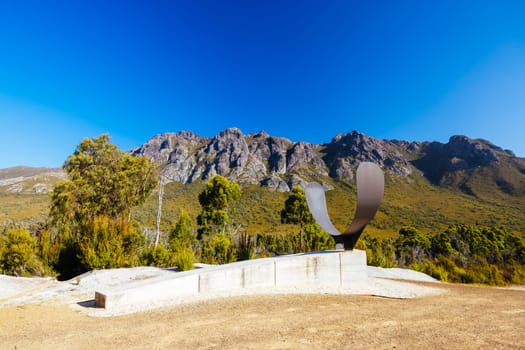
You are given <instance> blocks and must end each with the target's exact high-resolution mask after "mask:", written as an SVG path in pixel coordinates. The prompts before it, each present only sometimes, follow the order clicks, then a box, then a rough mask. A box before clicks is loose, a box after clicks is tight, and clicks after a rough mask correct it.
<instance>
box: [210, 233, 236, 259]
mask: <svg viewBox="0 0 525 350" xmlns="http://www.w3.org/2000/svg"><path fill="white" fill-rule="evenodd" d="M235 260H237V252H236V249H235V244H233V242H232V240H231V238H230V237H229V235H228V234H227V233H225V232H221V233H218V234H216V235H214V236H213V237H212V238H211V239H210V240H209V241H207V242H204V245H203V252H202V261H203V262H204V263H207V264H227V263H230V262H234V261H235Z"/></svg>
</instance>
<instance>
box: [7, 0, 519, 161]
mask: <svg viewBox="0 0 525 350" xmlns="http://www.w3.org/2000/svg"><path fill="white" fill-rule="evenodd" d="M228 127H238V128H240V129H241V130H242V131H243V132H244V133H251V132H257V131H260V130H265V131H267V132H268V133H270V134H272V135H275V136H283V137H287V138H289V139H291V140H292V141H307V142H313V143H325V142H330V140H331V138H332V137H333V136H335V135H337V134H338V133H346V132H349V131H352V130H359V131H361V132H363V133H365V134H368V135H370V136H373V137H377V138H385V139H404V140H411V141H440V142H447V140H448V138H449V137H450V136H452V135H456V134H463V135H467V136H469V137H472V138H484V139H487V140H489V141H491V142H493V143H495V144H496V145H498V146H501V147H503V148H506V149H511V150H512V151H514V152H515V153H516V154H517V155H518V156H521V157H525V1H521V0H516V1H507V0H493V1H483V0H471V1H464V0H450V1H449V0H443V1H426V0H423V1H421V0H411V1H404V0H396V1H390V0H385V1H379V0H377V1H374V0H372V1H352V0H346V1H330V0H326V1H325V0H323V1H320V0H319V1H307V0H297V1H292V0H280V1H272V0H265V1H228V0H220V1H217V0H209V1H200V0H191V1H188V0H184V1H183V0H165V1H159V0H144V1H131V0H119V1H116V0H100V1H99V0H85V1H83V0H75V1H69V0H35V1H29V0H0V150H1V151H0V152H1V153H0V168H5V167H9V166H15V165H28V166H53V167H54V166H60V165H62V164H63V162H64V160H65V159H66V158H67V156H68V155H70V154H71V153H72V152H73V151H74V149H75V147H76V145H77V144H78V143H79V142H80V141H81V140H82V139H83V138H85V137H95V136H98V135H100V134H102V133H109V134H110V135H111V136H112V140H113V142H114V143H116V144H118V145H119V147H120V148H121V149H123V150H129V149H130V148H132V147H134V146H140V145H141V144H142V143H144V142H146V141H147V140H148V139H149V138H151V137H153V136H154V135H156V134H158V133H162V132H168V131H180V130H191V131H194V132H195V133H197V134H199V135H202V136H213V135H215V134H216V133H218V132H219V131H221V130H224V129H226V128H228Z"/></svg>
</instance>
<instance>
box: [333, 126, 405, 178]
mask: <svg viewBox="0 0 525 350" xmlns="http://www.w3.org/2000/svg"><path fill="white" fill-rule="evenodd" d="M325 154H326V155H325V156H324V161H325V162H326V164H327V166H328V168H329V169H330V176H331V177H334V178H337V179H340V180H342V181H353V178H354V175H353V174H354V169H355V168H356V167H357V166H358V165H359V163H360V162H365V161H366V162H373V163H376V164H378V165H379V166H380V167H382V168H383V169H384V170H386V171H388V172H390V173H392V174H396V175H400V176H408V175H410V174H411V173H412V167H411V166H410V163H409V161H408V160H407V158H406V157H404V156H403V155H402V154H401V153H400V151H399V147H398V146H396V144H395V143H392V142H389V141H385V140H379V139H375V138H372V137H370V136H367V135H364V134H362V133H360V132H357V131H352V132H350V133H348V134H339V135H337V136H336V137H334V138H333V139H332V142H330V143H329V144H326V145H325Z"/></svg>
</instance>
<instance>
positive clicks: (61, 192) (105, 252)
mask: <svg viewBox="0 0 525 350" xmlns="http://www.w3.org/2000/svg"><path fill="white" fill-rule="evenodd" d="M64 170H65V171H66V173H67V175H68V180H66V181H61V182H58V183H57V184H56V185H55V188H54V190H53V193H52V194H51V209H50V214H49V218H50V220H49V233H50V234H48V235H45V238H46V239H48V240H49V242H44V244H46V245H48V246H50V247H53V249H52V250H51V251H50V252H46V254H48V255H51V254H54V256H46V260H47V261H49V262H52V264H53V265H54V268H55V269H56V270H57V271H58V272H59V273H60V274H61V275H62V277H63V278H66V277H70V276H71V275H74V274H76V273H78V272H82V271H85V270H89V269H100V268H111V267H118V266H133V265H136V264H137V263H138V259H137V258H136V254H137V250H139V249H140V248H141V246H142V245H143V243H144V240H145V239H144V237H142V232H141V231H140V230H139V226H138V224H137V223H136V222H134V221H133V220H132V219H131V215H130V214H131V209H132V208H133V207H135V206H137V205H140V204H142V203H143V202H144V201H145V200H146V198H147V197H148V195H149V194H150V192H151V190H152V189H153V188H154V187H155V184H156V182H157V179H156V171H155V168H154V166H153V164H151V163H150V162H149V161H148V160H147V159H145V158H142V157H133V156H130V155H128V154H126V153H124V152H122V151H120V150H118V149H117V147H116V146H115V145H113V144H111V143H110V142H109V136H107V135H102V136H100V137H98V138H95V139H85V140H83V141H82V142H81V143H80V144H79V145H78V147H77V149H76V151H75V153H73V154H72V155H71V156H70V157H69V158H68V159H67V161H66V163H65V165H64Z"/></svg>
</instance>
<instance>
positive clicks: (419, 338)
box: [0, 284, 525, 349]
mask: <svg viewBox="0 0 525 350" xmlns="http://www.w3.org/2000/svg"><path fill="white" fill-rule="evenodd" d="M443 288H446V289H447V290H448V292H447V293H445V294H442V295H437V296H429V297H425V298H419V299H404V300H403V299H387V298H378V297H372V296H332V295H283V296H250V297H236V298H230V299H218V300H212V301H207V302H202V303H198V304H192V305H183V306H177V307H172V308H169V309H162V310H156V311H148V312H143V313H138V314H132V315H126V316H118V317H108V318H96V317H90V316H87V315H86V314H85V313H84V312H82V311H81V310H79V309H73V308H71V307H69V306H66V305H60V304H57V305H49V304H48V305H44V304H38V305H35V304H31V305H24V306H17V307H7V308H2V309H0V349H429V348H433V349H525V291H523V290H521V291H516V290H508V289H497V288H488V287H472V286H464V285H447V284H445V285H443Z"/></svg>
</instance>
